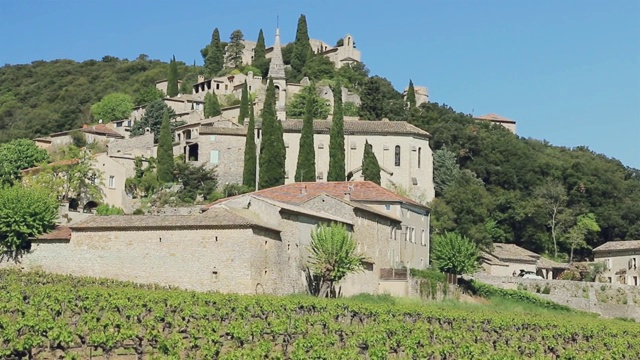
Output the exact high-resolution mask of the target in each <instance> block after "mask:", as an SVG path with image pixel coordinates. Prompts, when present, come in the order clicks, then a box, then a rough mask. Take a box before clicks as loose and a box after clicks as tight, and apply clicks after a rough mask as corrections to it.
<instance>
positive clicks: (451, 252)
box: [431, 232, 480, 275]
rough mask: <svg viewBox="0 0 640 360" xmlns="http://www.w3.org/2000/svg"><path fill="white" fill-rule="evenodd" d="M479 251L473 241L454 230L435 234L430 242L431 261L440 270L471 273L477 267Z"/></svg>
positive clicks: (451, 272) (452, 272)
mask: <svg viewBox="0 0 640 360" xmlns="http://www.w3.org/2000/svg"><path fill="white" fill-rule="evenodd" d="M479 257H480V251H479V250H478V247H477V246H476V244H475V243H473V241H471V240H469V239H467V238H466V237H464V236H460V234H458V233H455V232H445V233H444V234H442V235H435V236H434V237H433V241H432V243H431V261H432V262H433V264H434V266H435V267H436V268H438V269H439V270H440V271H442V272H445V273H450V274H456V275H460V274H471V273H473V272H474V271H475V270H476V269H477V268H478V259H479Z"/></svg>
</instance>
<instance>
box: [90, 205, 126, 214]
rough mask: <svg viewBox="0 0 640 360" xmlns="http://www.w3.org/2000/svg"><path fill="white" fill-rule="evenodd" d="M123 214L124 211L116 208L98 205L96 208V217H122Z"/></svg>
mask: <svg viewBox="0 0 640 360" xmlns="http://www.w3.org/2000/svg"><path fill="white" fill-rule="evenodd" d="M122 214H124V210H122V209H121V208H119V207H117V206H112V205H107V204H100V205H98V207H97V208H96V215H99V216H107V215H122Z"/></svg>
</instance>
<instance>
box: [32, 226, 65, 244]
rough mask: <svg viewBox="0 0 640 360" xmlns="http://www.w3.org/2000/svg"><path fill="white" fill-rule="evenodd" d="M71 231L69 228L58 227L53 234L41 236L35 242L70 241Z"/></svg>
mask: <svg viewBox="0 0 640 360" xmlns="http://www.w3.org/2000/svg"><path fill="white" fill-rule="evenodd" d="M70 239H71V229H70V228H69V227H68V226H56V228H55V229H53V231H52V232H50V233H46V234H42V235H39V236H37V237H36V238H35V240H45V241H46V240H70Z"/></svg>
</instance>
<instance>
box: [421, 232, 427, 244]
mask: <svg viewBox="0 0 640 360" xmlns="http://www.w3.org/2000/svg"><path fill="white" fill-rule="evenodd" d="M420 245H422V246H425V245H427V239H426V238H425V237H424V230H422V237H421V239H420Z"/></svg>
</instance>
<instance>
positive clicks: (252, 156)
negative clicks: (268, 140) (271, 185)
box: [242, 104, 257, 189]
mask: <svg viewBox="0 0 640 360" xmlns="http://www.w3.org/2000/svg"><path fill="white" fill-rule="evenodd" d="M255 127H256V120H255V116H254V115H253V104H251V105H250V106H249V126H248V127H247V139H246V141H245V143H244V169H243V171H242V185H244V186H246V187H249V188H252V189H253V188H254V187H255V185H256V160H257V159H256V139H255Z"/></svg>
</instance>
